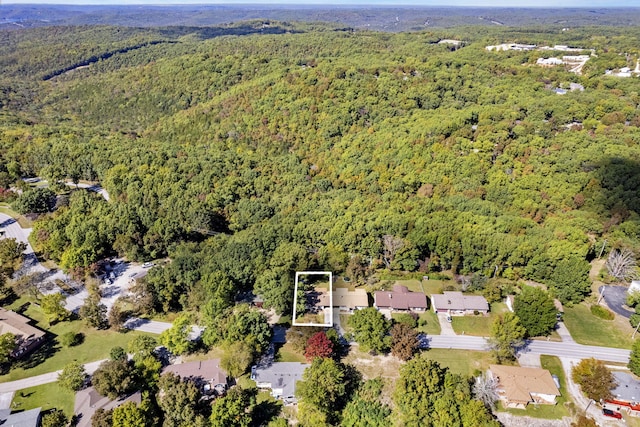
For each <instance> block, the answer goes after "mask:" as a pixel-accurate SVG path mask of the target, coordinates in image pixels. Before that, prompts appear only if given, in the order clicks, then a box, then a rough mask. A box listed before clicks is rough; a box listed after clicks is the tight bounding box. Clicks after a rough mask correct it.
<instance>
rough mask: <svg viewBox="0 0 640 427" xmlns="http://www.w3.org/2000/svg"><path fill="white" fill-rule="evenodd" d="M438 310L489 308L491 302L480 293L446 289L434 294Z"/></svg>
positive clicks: (435, 305) (434, 302)
mask: <svg viewBox="0 0 640 427" xmlns="http://www.w3.org/2000/svg"><path fill="white" fill-rule="evenodd" d="M432 298H433V305H434V307H435V309H436V310H485V311H486V310H489V303H487V300H486V299H485V298H484V297H483V296H480V295H464V294H463V293H462V292H457V291H445V292H443V293H442V294H435V295H432Z"/></svg>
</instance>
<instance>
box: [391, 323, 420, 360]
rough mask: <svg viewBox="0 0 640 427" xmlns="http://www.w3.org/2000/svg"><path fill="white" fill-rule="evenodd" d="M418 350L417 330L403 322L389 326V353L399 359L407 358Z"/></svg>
mask: <svg viewBox="0 0 640 427" xmlns="http://www.w3.org/2000/svg"><path fill="white" fill-rule="evenodd" d="M417 350H418V332H416V330H415V329H413V328H412V327H410V326H408V325H406V324H404V323H396V324H395V325H393V326H392V327H391V354H393V355H394V356H396V357H397V358H398V359H400V360H409V359H411V358H412V357H413V355H414V354H415V353H416V351H417Z"/></svg>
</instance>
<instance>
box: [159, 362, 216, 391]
mask: <svg viewBox="0 0 640 427" xmlns="http://www.w3.org/2000/svg"><path fill="white" fill-rule="evenodd" d="M167 372H171V373H174V374H176V375H177V376H179V377H180V378H182V379H188V380H190V381H193V382H195V383H196V385H197V386H198V387H200V388H201V390H202V391H203V393H204V394H205V395H216V396H219V395H222V394H224V393H225V392H226V390H227V373H226V372H225V371H224V370H223V369H222V368H220V359H210V360H197V361H195V362H187V363H178V364H176V365H169V366H166V367H165V368H164V369H163V370H162V373H163V374H166V373H167Z"/></svg>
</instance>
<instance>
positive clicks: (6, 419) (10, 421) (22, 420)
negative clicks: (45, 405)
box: [0, 408, 40, 427]
mask: <svg viewBox="0 0 640 427" xmlns="http://www.w3.org/2000/svg"><path fill="white" fill-rule="evenodd" d="M39 425H40V408H36V409H29V410H28V411H22V412H16V413H13V414H12V413H11V409H0V426H6V427H38V426H39Z"/></svg>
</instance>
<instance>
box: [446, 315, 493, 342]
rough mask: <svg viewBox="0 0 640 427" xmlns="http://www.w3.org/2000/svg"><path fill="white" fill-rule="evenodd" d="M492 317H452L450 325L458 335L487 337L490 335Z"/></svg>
mask: <svg viewBox="0 0 640 427" xmlns="http://www.w3.org/2000/svg"><path fill="white" fill-rule="evenodd" d="M491 322H493V318H492V316H482V315H479V316H452V318H451V325H452V326H453V330H454V331H456V334H458V335H474V336H479V337H488V336H489V335H491Z"/></svg>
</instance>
